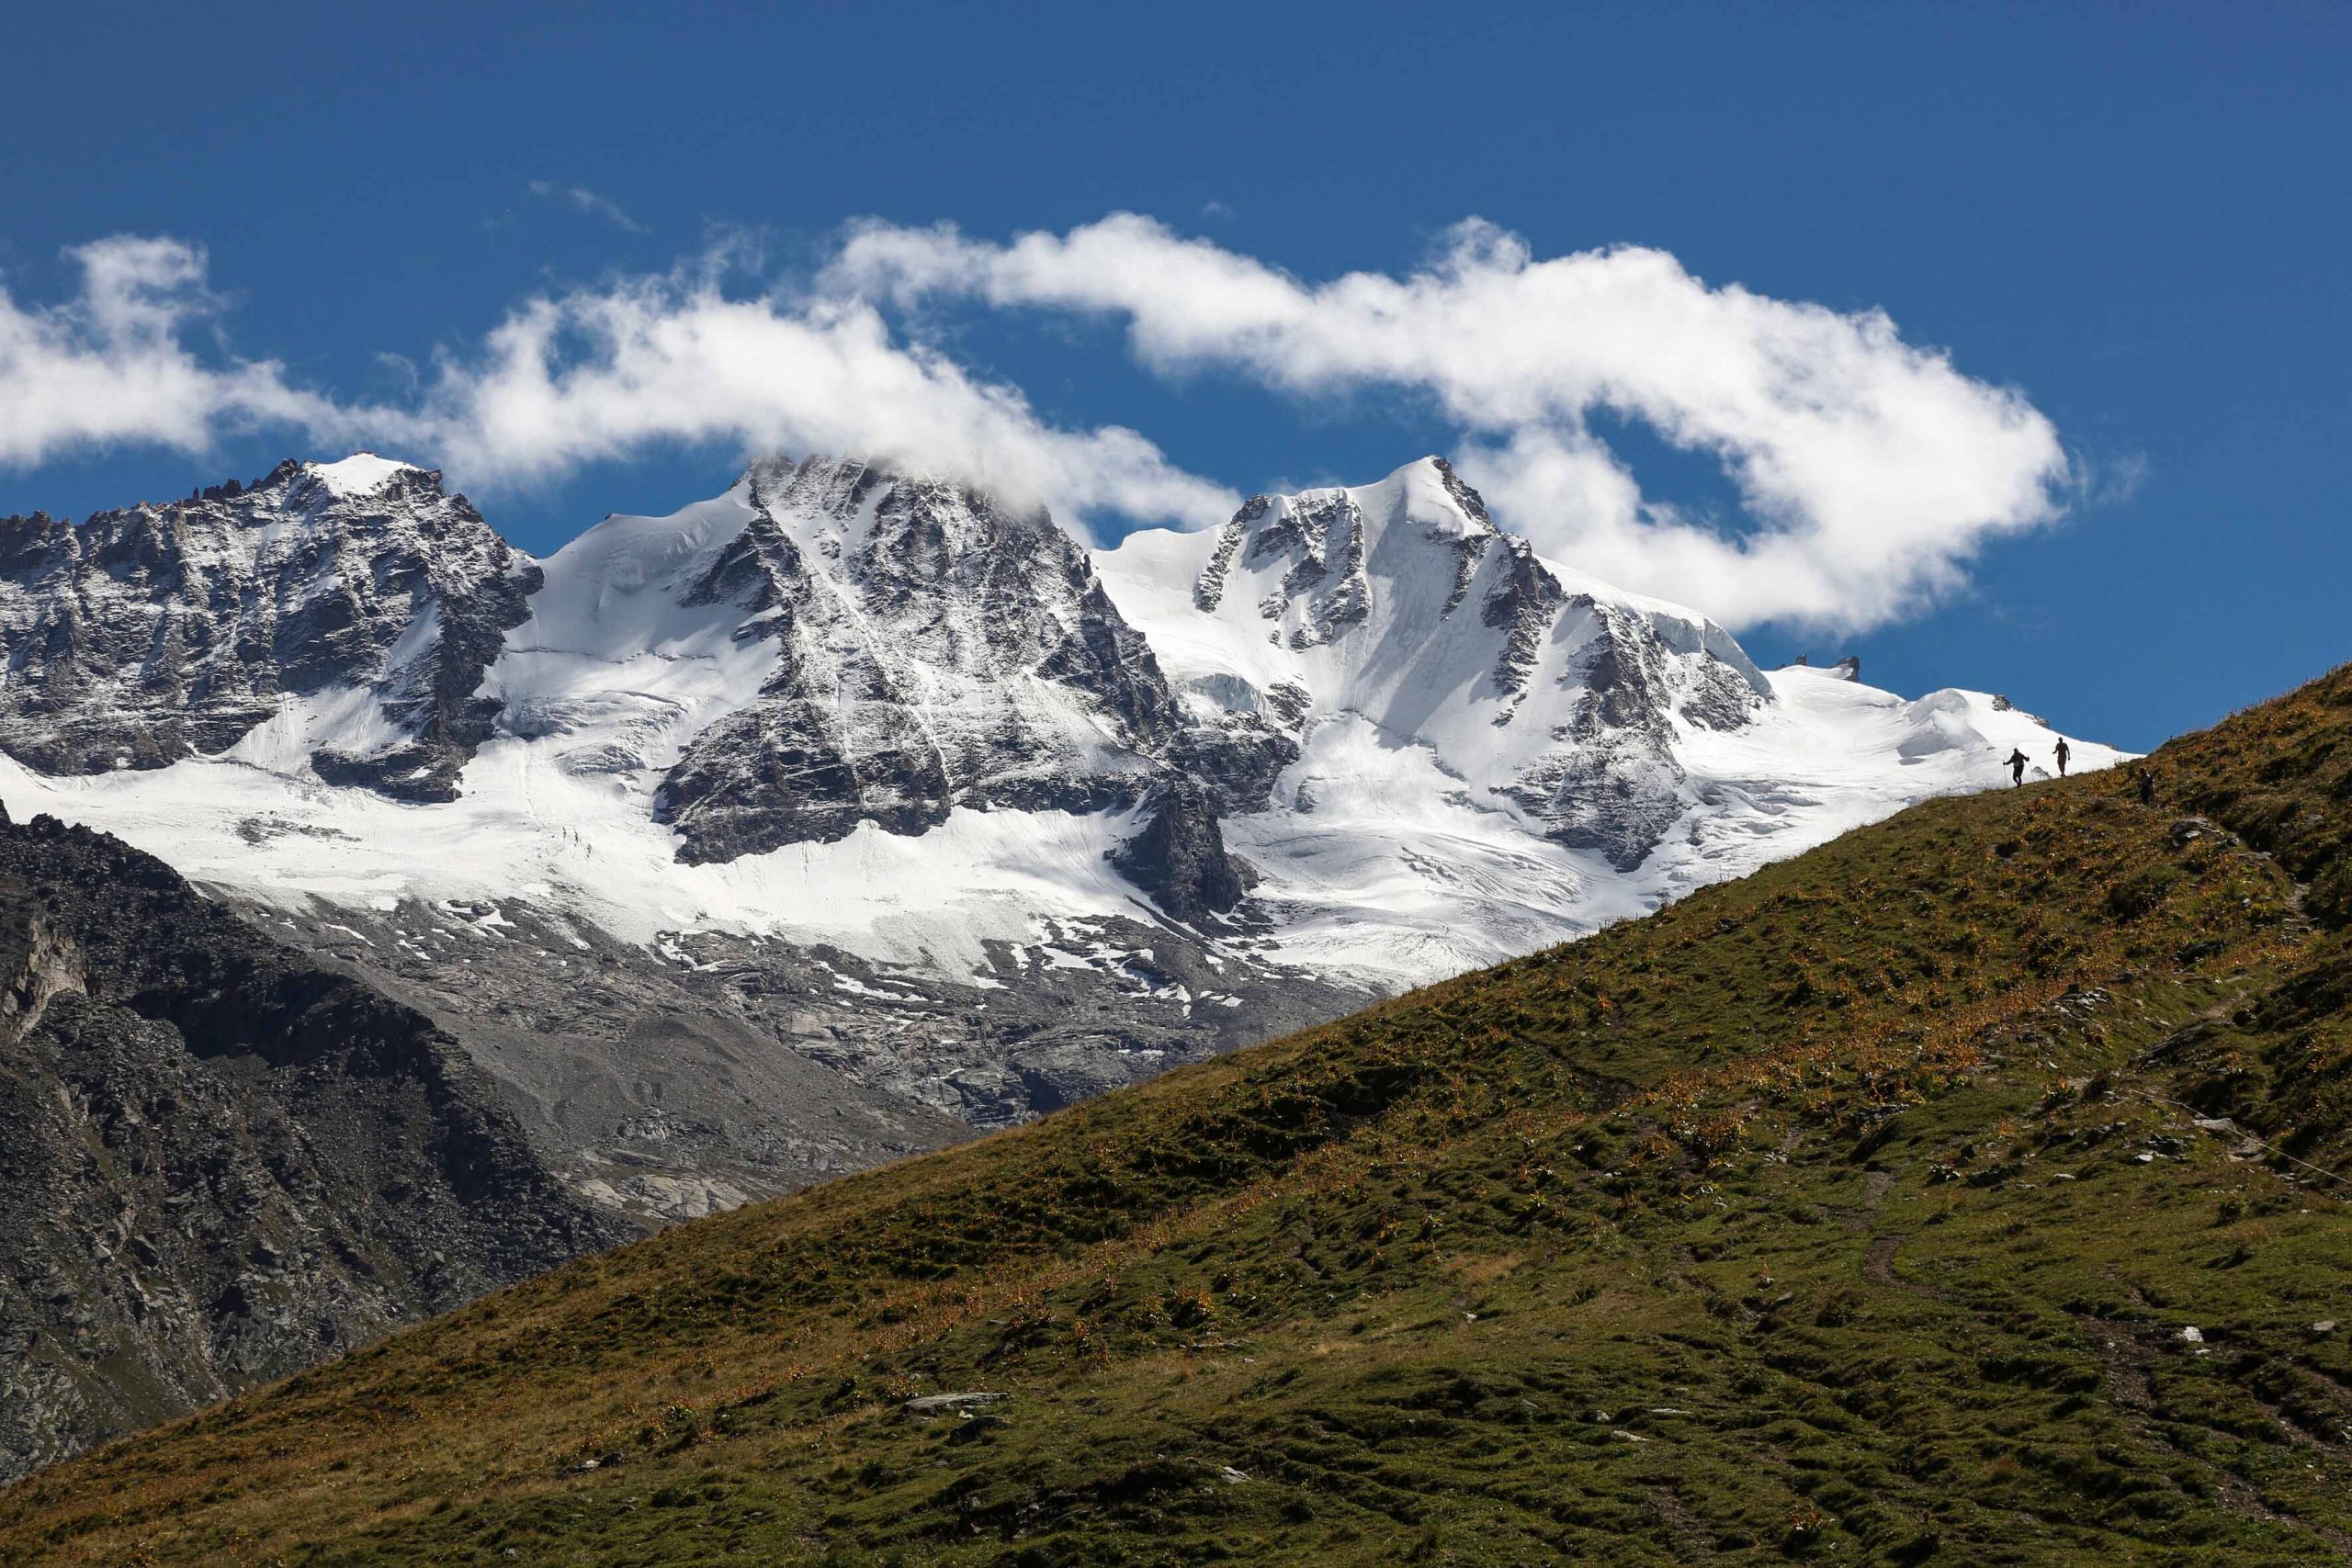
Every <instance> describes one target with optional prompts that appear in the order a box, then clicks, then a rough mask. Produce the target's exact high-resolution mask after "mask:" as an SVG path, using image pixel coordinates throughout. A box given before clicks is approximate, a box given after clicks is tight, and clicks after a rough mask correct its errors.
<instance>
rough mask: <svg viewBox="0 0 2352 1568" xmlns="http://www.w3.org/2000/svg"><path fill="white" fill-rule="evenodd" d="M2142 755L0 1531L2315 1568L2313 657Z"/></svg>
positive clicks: (1158, 1103)
mask: <svg viewBox="0 0 2352 1568" xmlns="http://www.w3.org/2000/svg"><path fill="white" fill-rule="evenodd" d="M2154 768H2155V771H2156V773H2157V775H2158V777H2159V779H2160V781H2161V784H2162V791H2163V794H2162V797H2161V799H2160V801H2159V804H2158V805H2157V806H2155V807H2144V806H2143V805H2141V804H2140V803H2139V801H2138V800H2137V799H2136V797H2135V796H2134V795H2133V794H2132V792H2131V789H2130V779H2129V778H2128V777H2127V776H2125V775H2122V774H2116V775H2104V776H2095V777H2089V778H2083V779H2077V780H2075V781H2071V782H2067V783H2062V784H2048V785H2039V786H2035V787H2030V788H2027V789H2024V790H2018V791H2014V792H2007V793H2003V794H1998V795H1986V796H1980V797H1976V798H1972V799H1965V800H1949V801H1940V802H1936V803H1933V804H1930V805H1928V806H1924V807H1919V808H1917V809H1915V810H1912V811H1909V812H1906V813H1905V814H1904V815H1903V816H1901V817H1900V818H1895V819H1894V820H1893V821H1890V822H1888V823H1885V824H1883V825H1881V826H1879V827H1876V828H1872V829H1867V830H1864V831H1861V832H1858V833H1855V834H1852V835H1850V836H1849V837H1848V838H1846V839H1844V840H1839V841H1838V842H1837V843H1834V844H1831V845H1829V846H1827V847H1826V848H1824V849H1822V850H1820V851H1817V852H1814V853H1812V854H1809V855H1806V856H1804V858H1802V859H1800V860H1797V861H1794V862H1792V863H1787V864H1784V865H1781V866H1778V867H1775V868H1773V869H1771V870H1770V871H1767V872H1765V873H1762V874H1758V875H1757V876H1754V877H1750V878H1748V879H1747V880H1746V881H1743V882H1740V883H1737V884H1734V885H1730V886H1723V887H1719V888H1715V889H1713V890H1711V891H1708V892H1705V893H1702V894H1700V895H1698V896H1695V897H1691V898H1690V899H1689V900H1687V901H1685V902H1684V903H1682V904H1680V905H1679V906H1677V907H1675V908H1671V909H1668V910H1667V911H1665V912H1663V913H1661V914H1659V915H1657V916H1655V917H1653V918H1651V919H1645V920H1642V921H1639V922H1637V923H1634V924H1631V925H1627V926H1623V927H1620V928H1618V929H1615V930H1612V931H1608V932H1605V933H1603V934H1602V935H1600V936H1598V937H1595V938H1592V939H1591V940H1589V941H1587V942H1580V943H1577V944H1575V945H1573V946H1569V947H1564V948H1560V949H1556V950H1554V951H1552V952H1548V953H1543V954H1540V955H1537V956H1535V957H1532V958H1530V959H1526V960H1522V961H1520V962H1518V963H1514V964H1506V965H1504V966H1502V967H1500V968H1498V969H1495V970H1491V971H1488V972H1486V973H1483V974H1479V975H1475V976H1468V977H1465V978H1464V979H1462V980H1459V981H1456V982H1453V983H1450V984H1447V985H1443V986H1439V987H1431V988H1430V989H1427V990H1424V991H1420V992H1417V993H1415V994H1413V995H1411V996H1408V997H1406V998H1401V999H1399V1000H1397V1002H1395V1003H1393V1004H1391V1005H1388V1006H1385V1007H1382V1008H1378V1009H1375V1010H1372V1011H1369V1012H1366V1013H1363V1014H1362V1015H1360V1016H1358V1017H1355V1018H1352V1019H1350V1020H1347V1021H1344V1022H1341V1023H1339V1024H1335V1025H1332V1026H1330V1027H1329V1028H1325V1029H1320V1030H1317V1031H1313V1032H1308V1033H1305V1034H1302V1035H1298V1036H1295V1037H1294V1038H1291V1039H1287V1040H1283V1041H1280V1042H1277V1043H1273V1044H1272V1045H1268V1046H1265V1047H1262V1048H1260V1049H1257V1050H1253V1051H1249V1052H1244V1053H1241V1054H1239V1055H1235V1056H1231V1057H1227V1058H1225V1059H1223V1060H1220V1061H1217V1062H1214V1063H1210V1064H1207V1065H1204V1066H1199V1067H1195V1068H1191V1069H1187V1070H1185V1071H1182V1072H1178V1073H1175V1074H1171V1075H1170V1076H1169V1077H1165V1078H1162V1079H1159V1080H1158V1081H1157V1082H1155V1083H1152V1084H1150V1085H1148V1086H1146V1087H1144V1088H1143V1089H1138V1090H1135V1091H1131V1092H1126V1093H1123V1094H1119V1095H1115V1096H1113V1097H1111V1098H1109V1099H1106V1100H1101V1101H1097V1102H1094V1103H1091V1104H1089V1105H1085V1106H1081V1107H1080V1108H1078V1109H1076V1110H1073V1111H1068V1112H1064V1113H1061V1114H1058V1115H1056V1116H1053V1117H1049V1118H1047V1119H1046V1120H1045V1121H1043V1122H1038V1123H1036V1124H1035V1125H1033V1126H1030V1127H1027V1128H1023V1129H1021V1130H1019V1131H1017V1132H1014V1133H1012V1134H1005V1135H1002V1136H999V1137H995V1138H991V1139H989V1140H986V1141H984V1142H982V1143H979V1144H977V1145H968V1146H966V1147H963V1148H959V1149H956V1150H953V1151H950V1152H947V1153H944V1154H941V1155H937V1156H929V1157H926V1158H922V1159H918V1160H913V1161H910V1162H908V1163H906V1164H903V1165H899V1166H897V1167H894V1168H888V1169H886V1170H880V1171H876V1172H873V1173H870V1174H867V1175H864V1176H860V1177H855V1178H853V1179H848V1180H844V1181H840V1182H835V1183H833V1184H831V1185H830V1186H827V1187H823V1188H820V1189H817V1190H811V1191H809V1192H806V1193H803V1194H800V1195H798V1196H796V1197H793V1198H788V1199H786V1200H783V1201H778V1202H774V1203H768V1204H763V1205H761V1206H759V1207H756V1208H752V1209H747V1210H742V1211H739V1212H737V1213H729V1214H726V1215H721V1216H718V1217H717V1218H714V1219H710V1220H707V1221H703V1222H699V1223H696V1224H689V1225H685V1226H682V1227H679V1228H677V1229H675V1230H673V1231H670V1232H668V1233H666V1234H664V1235H659V1236H656V1237H654V1238H652V1239H650V1240H649V1241H646V1242H644V1243H641V1244H639V1245H637V1246H634V1247H628V1248H625V1249H623V1250H621V1251H618V1252H616V1253H612V1254H609V1255H606V1256H604V1257H600V1258H592V1259H589V1260H586V1261H583V1262H581V1263H578V1264H575V1265H572V1266H570V1267H568V1268H565V1269H561V1270H560V1271H558V1272H557V1273H555V1274H553V1275H550V1276H548V1277H547V1278H545V1279H543V1280H537V1281H535V1282H532V1283H530V1284H527V1285H524V1286H521V1287H517V1288H515V1289H512V1290H509V1291H506V1292H502V1293H501V1294H499V1295H496V1296H494V1297H492V1298H490V1299H489V1300H487V1301H485V1302H482V1303H479V1304H478V1305H476V1306H474V1307H472V1308H470V1309H468V1310H466V1311H463V1312H460V1313H458V1314H452V1315H450V1316H447V1317H444V1318H440V1319H437V1320H435V1321H434V1322H431V1323H429V1324H426V1325H422V1326H420V1327H418V1328H415V1329H413V1330H411V1331H408V1332H405V1333H402V1334H401V1335H399V1336H397V1337H393V1338H392V1339H390V1340H389V1341H387V1342H386V1343H384V1344H382V1345H381V1346H379V1347H378V1348H373V1349H370V1350H368V1351H365V1352H362V1353H360V1354H357V1355H354V1356H351V1357H348V1358H346V1359H343V1360H341V1361H338V1362H335V1363H334V1364H332V1365H330V1366H327V1367H325V1368H322V1369H321V1370H318V1371H313V1372H311V1373H307V1374H305V1375H303V1376H301V1377H299V1378H296V1379H294V1380H292V1381H291V1382H287V1383H284V1384H281V1385H278V1386H277V1387H276V1388H273V1389H270V1390H267V1391H265V1392H262V1393H257V1394H254V1395H253V1396H250V1397H247V1398H244V1399H241V1400H239V1401H237V1402H235V1403H233V1404H228V1405H225V1406H222V1407H220V1408H219V1409H216V1410H213V1411H209V1412H207V1413H205V1414H203V1415H202V1416H198V1417H196V1418H193V1419H190V1420H187V1421H183V1422H180V1423H178V1424H175V1425H174V1426H170V1427H163V1428H159V1429H157V1430H154V1431H152V1432H148V1433H146V1434H143V1435H141V1436H140V1437H138V1438H132V1439H130V1440H128V1441H125V1442H121V1443H118V1444H116V1445H114V1446H112V1447H110V1448H107V1449H106V1450H100V1451H97V1452H96V1453H93V1454H89V1455H86V1456H85V1457H83V1458H81V1459H79V1460H76V1461H73V1462H71V1463H69V1464H65V1465H61V1466H59V1467H56V1468H55V1469H52V1470H50V1471H47V1472H42V1473H40V1474H39V1475H37V1476H35V1477H33V1478H31V1479H30V1480H28V1481H27V1482H25V1483H21V1484H19V1485H17V1486H16V1487H14V1488H13V1489H11V1490H9V1491H7V1492H6V1493H0V1561H8V1562H52V1561H53V1562H138V1563H149V1562H191V1561H208V1562H251V1563H266V1562H283V1563H302V1564H330V1563H332V1564H362V1563H390V1562H434V1563H477V1562H478V1563H488V1564H500V1563H507V1562H562V1563H613V1564H622V1563H631V1564H686V1563H713V1564H718V1563H729V1562H783V1563H799V1562H844V1563H846V1562H886V1563H939V1564H982V1563H987V1564H1016V1565H1031V1564H1035V1565H1052V1564H1093V1563H1106V1564H1107V1563H1158V1562H1212V1561H1220V1560H1222V1561H1234V1562H1298V1563H1308V1562H1312V1563H1340V1564H1345V1563H1357V1562H1364V1563H1369V1562H1398V1561H1413V1562H1433V1563H1445V1562H1452V1563H1461V1564H1484V1563H1495V1564H1502V1563H1522V1562H1611V1563H1706V1562H1724V1563H1732V1562H1777V1561H1781V1560H1783V1559H1785V1558H1789V1557H1798V1558H1808V1557H1809V1558H1814V1559H1817V1560H1819V1561H1824V1562H1906V1563H1951V1564H1961V1563H1967V1564H1979V1563H2046V1562H2100V1563H2181V1564H2188V1563H2207V1562H2245V1563H2272V1562H2275V1563H2280V1564H2290V1563H2291V1564H2307V1563H2311V1562H2324V1561H2331V1560H2344V1561H2352V1442H2347V1434H2348V1433H2352V1354H2347V1350H2346V1342H2347V1340H2352V1326H2347V1327H2345V1328H2323V1327H2319V1326H2315V1325H2321V1324H2325V1323H2328V1322H2329V1321H2330V1320H2337V1319H2340V1320H2344V1321H2345V1322H2346V1324H2347V1325H2352V1228H2347V1226H2346V1224H2345V1216H2344V1213H2343V1211H2342V1209H2341V1207H2340V1201H2341V1198H2342V1196H2343V1194H2344V1193H2345V1192H2346V1190H2347V1189H2346V1181H2345V1179H2344V1175H2345V1170H2346V1166H2347V1164H2352V1138H2348V1137H2347V1125H2352V1116H2347V1110H2352V1101H2347V1095H2352V1088H2347V1084H2352V1078H2347V1064H2352V1026H2347V1024H2346V1014H2345V1006H2344V1004H2345V1000H2346V996H2347V994H2352V946H2347V926H2352V852H2347V850H2346V841H2347V838H2352V673H2347V672H2346V671H2338V672H2337V673H2336V674H2335V675H2333V676H2330V677H2329V678H2327V679H2326V680H2324V681H2322V682H2317V683H2315V684H2313V685H2312V686H2310V687H2307V688H2305V689H2304V690H2302V691H2301V692H2298V693H2296V694H2293V695H2291V696H2290V697H2288V698H2285V699H2282V700H2281V701H2279V702H2277V703H2273V704H2270V705H2267V706H2265V707H2262V708H2258V709H2256V710H2253V711H2251V712H2248V713H2246V714H2244V715H2241V716H2238V717H2236V718H2234V719H2232V720H2231V721H2229V722H2228V723H2226V724H2224V725H2222V726H2220V727H2219V728H2216V729H2214V730H2212V731H2210V732H2207V733H2205V734H2202V735H2199V736H2194V737H2190V738H2188V739H2184V740H2181V741H2178V742H2176V743H2174V744H2173V745H2172V746H2169V747H2167V748H2166V749H2165V750H2164V751H2163V752H2161V753H2159V754H2158V756H2157V757H2156V759H2155V760H2154ZM2198 818H2202V819H2203V820H2201V821H2200V820H2198ZM2191 1330H2194V1331H2195V1332H2194V1333H2191V1332H2190V1331H2191ZM942 1394H968V1395H983V1394H985V1395H989V1396H994V1397H989V1398H971V1399H967V1400H963V1401H960V1402H948V1403H947V1404H945V1406H944V1407H942V1406H941V1405H940V1404H937V1403H936V1402H934V1403H933V1404H929V1405H926V1404H923V1403H922V1402H923V1401H924V1400H926V1399H932V1398H933V1396H937V1395H942Z"/></svg>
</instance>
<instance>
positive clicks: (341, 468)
mask: <svg viewBox="0 0 2352 1568" xmlns="http://www.w3.org/2000/svg"><path fill="white" fill-rule="evenodd" d="M302 471H303V472H305V473H307V474H309V475H310V476H311V478H313V479H317V480H319V481H320V482H321V483H322V484H324V485H325V486H326V487H327V489H329V490H331V491H334V493H335V494H336V495H337V496H338V497H340V498H342V499H344V500H350V499H352V498H354V497H356V496H362V495H373V494H374V493H375V492H376V491H379V490H381V489H383V488H384V486H385V485H386V484H388V483H390V481H391V479H393V478H394V477H395V476H396V475H400V474H424V473H429V472H430V471H431V470H429V469H426V468H419V467H418V466H417V465H416V464H414V463H407V462H402V461H401V459H399V458H397V457H378V456H377V455H376V454H375V453H373V452H354V453H353V454H352V455H351V456H350V457H345V458H344V459H343V460H342V461H341V462H338V463H304V464H303V465H302Z"/></svg>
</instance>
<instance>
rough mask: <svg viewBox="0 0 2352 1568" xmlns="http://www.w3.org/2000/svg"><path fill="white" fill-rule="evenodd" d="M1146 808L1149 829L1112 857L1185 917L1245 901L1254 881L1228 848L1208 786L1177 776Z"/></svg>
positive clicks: (1156, 898)
mask: <svg viewBox="0 0 2352 1568" xmlns="http://www.w3.org/2000/svg"><path fill="white" fill-rule="evenodd" d="M1144 808H1145V810H1146V812H1147V813H1148V818H1147V820H1146V822H1145V825H1144V829H1143V830H1142V831H1141V832H1139V833H1137V834H1136V836H1135V837H1133V838H1131V839H1129V840H1127V841H1126V842H1125V843H1124V844H1122V845H1120V846H1119V848H1118V850H1117V851H1116V852H1114V854H1113V855H1112V857H1111V860H1112V863H1113V864H1114V865H1116V866H1117V867H1118V868H1119V871H1120V873H1121V874H1123V875H1125V877H1126V879H1127V880H1128V881H1130V882H1132V883H1134V884H1135V885H1136V886H1138V887H1140V888H1142V889H1143V890H1144V891H1145V892H1147V893H1148V894H1150V895H1151V898H1152V902H1153V903H1155V904H1158V905H1159V907H1160V908H1162V909H1163V910H1165V911H1166V912H1168V913H1169V914H1170V915H1173V916H1175V917H1176V918H1177V919H1180V920H1192V921H1195V922H1197V921H1200V920H1203V919H1206V918H1208V917H1209V916H1211V915H1222V914H1226V913H1228V912H1230V911H1231V910H1232V908H1233V907H1234V906H1235V905H1237V904H1238V903H1240V902H1241V898H1242V895H1243V894H1245V893H1247V892H1248V891H1249V885H1248V883H1247V882H1246V881H1245V880H1244V879H1243V873H1242V871H1241V869H1240V868H1239V867H1238V865H1237V863H1235V861H1234V860H1233V858H1232V857H1231V856H1230V855H1228V854H1227V853H1226V850H1225V835H1224V833H1223V832H1222V831H1220V830H1219V829H1218V828H1217V817H1216V804H1215V803H1214V802H1213V801H1212V800H1211V799H1210V798H1209V795H1208V792H1207V791H1205V790H1204V789H1203V788H1202V787H1201V786H1200V785H1199V784H1195V783H1194V782H1193V780H1191V779H1188V778H1182V777H1179V778H1175V779H1171V780H1170V782H1168V783H1166V784H1161V785H1159V786H1158V787H1157V788H1155V789H1154V790H1153V791H1152V792H1151V794H1150V795H1148V796H1146V797H1145V801H1144Z"/></svg>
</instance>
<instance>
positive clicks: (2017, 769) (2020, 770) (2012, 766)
mask: <svg viewBox="0 0 2352 1568" xmlns="http://www.w3.org/2000/svg"><path fill="white" fill-rule="evenodd" d="M2001 765H2002V766H2003V767H2005V768H2007V769H2008V770H2009V783H2011V784H2024V783H2025V753H2024V752H2023V751H2021V750H2011V751H2010V752H2009V760H2008V761H2006V762H2004V763H2002V764H2001Z"/></svg>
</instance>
